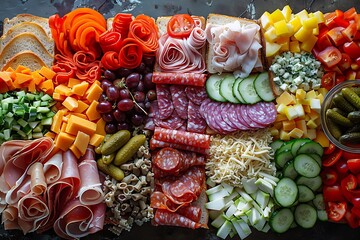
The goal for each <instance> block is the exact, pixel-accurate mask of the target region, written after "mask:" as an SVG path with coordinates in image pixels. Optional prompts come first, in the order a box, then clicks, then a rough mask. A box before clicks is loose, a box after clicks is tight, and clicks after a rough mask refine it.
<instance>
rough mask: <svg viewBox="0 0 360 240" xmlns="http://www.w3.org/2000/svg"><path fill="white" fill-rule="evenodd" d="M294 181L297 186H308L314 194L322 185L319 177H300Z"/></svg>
mask: <svg viewBox="0 0 360 240" xmlns="http://www.w3.org/2000/svg"><path fill="white" fill-rule="evenodd" d="M295 181H296V183H297V184H298V185H305V186H308V187H309V188H310V189H311V190H313V191H314V192H315V191H317V190H318V189H319V188H320V187H321V184H322V180H321V177H320V176H316V177H313V178H308V177H304V176H300V177H298V178H297V179H296V180H295Z"/></svg>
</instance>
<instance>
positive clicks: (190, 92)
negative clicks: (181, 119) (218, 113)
mask: <svg viewBox="0 0 360 240" xmlns="http://www.w3.org/2000/svg"><path fill="white" fill-rule="evenodd" d="M185 92H186V95H187V97H188V99H189V100H190V101H192V102H193V103H195V104H196V105H201V103H202V102H203V101H205V100H206V99H208V95H207V93H206V90H205V87H186V89H185Z"/></svg>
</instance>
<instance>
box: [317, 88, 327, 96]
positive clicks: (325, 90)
mask: <svg viewBox="0 0 360 240" xmlns="http://www.w3.org/2000/svg"><path fill="white" fill-rule="evenodd" d="M317 92H318V94H322V95H323V96H324V97H325V95H326V94H327V93H328V92H329V91H328V90H327V89H326V88H319V89H318V90H317Z"/></svg>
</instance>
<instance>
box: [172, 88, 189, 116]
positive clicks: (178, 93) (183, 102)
mask: <svg viewBox="0 0 360 240" xmlns="http://www.w3.org/2000/svg"><path fill="white" fill-rule="evenodd" d="M170 92H171V99H172V102H173V105H174V109H175V111H176V112H177V114H178V115H179V117H180V118H182V119H187V118H188V115H187V110H188V105H189V100H188V98H187V96H186V93H185V86H180V85H171V86H170Z"/></svg>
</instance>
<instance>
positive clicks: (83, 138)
mask: <svg viewBox="0 0 360 240" xmlns="http://www.w3.org/2000/svg"><path fill="white" fill-rule="evenodd" d="M89 142H90V136H89V135H88V134H86V133H83V132H81V131H79V132H78V133H77V135H76V138H75V141H74V145H75V146H76V148H77V149H79V151H80V153H81V155H84V154H85V152H86V148H87V146H88V144H89Z"/></svg>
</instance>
